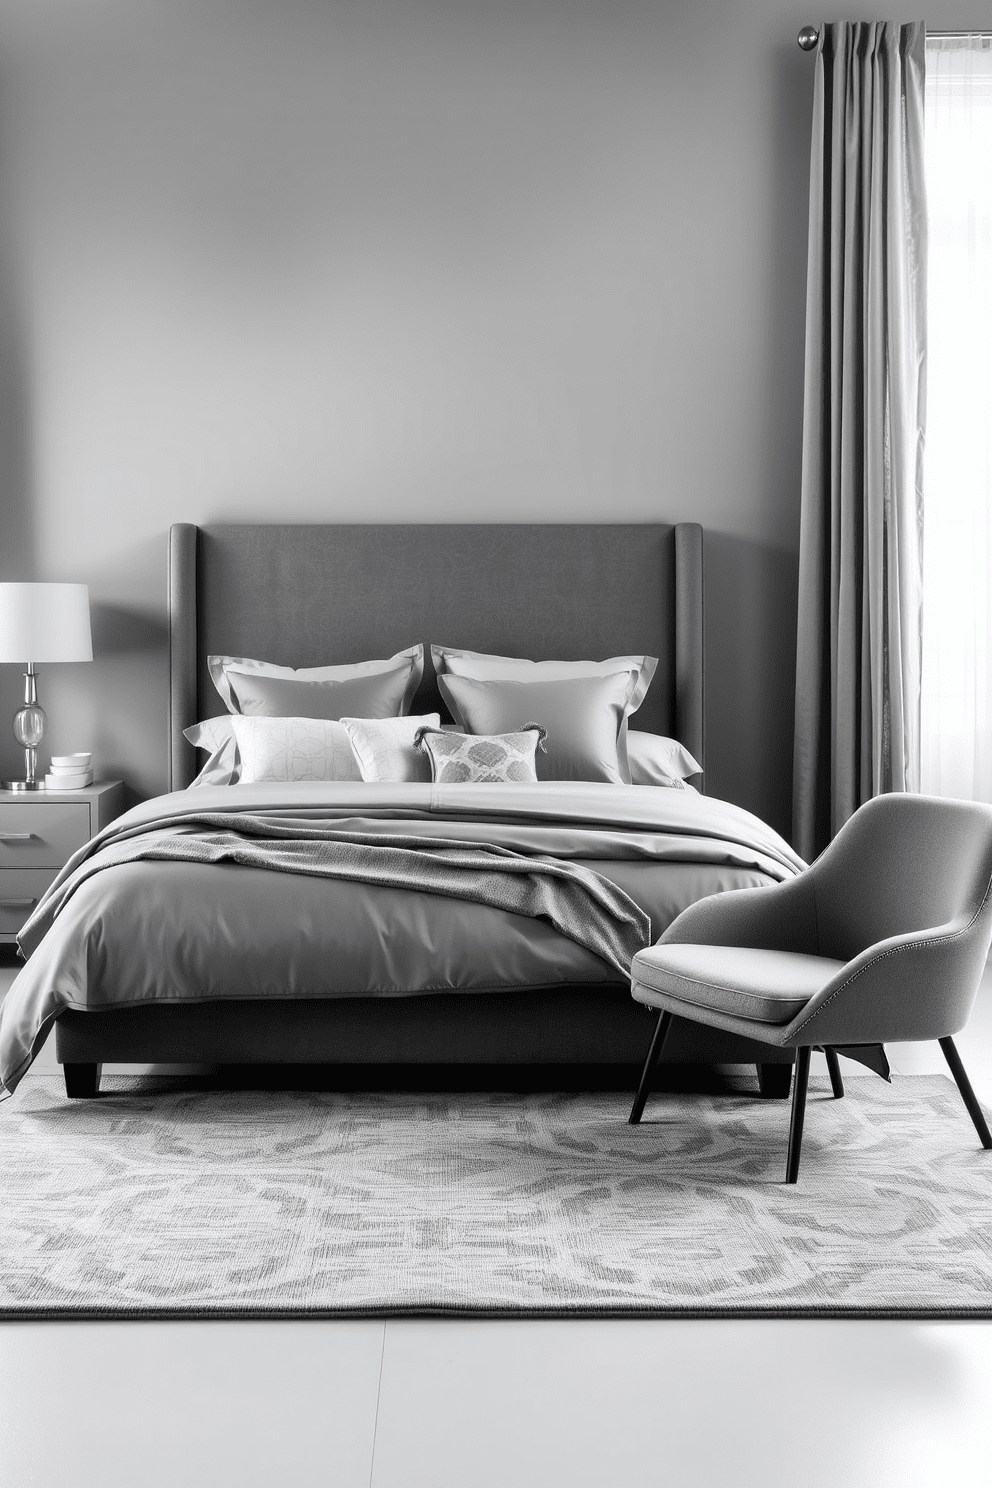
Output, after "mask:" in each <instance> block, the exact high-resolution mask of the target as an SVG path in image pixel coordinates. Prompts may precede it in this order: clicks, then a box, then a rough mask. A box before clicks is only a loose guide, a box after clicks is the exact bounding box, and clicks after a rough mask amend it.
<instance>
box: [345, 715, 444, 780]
mask: <svg viewBox="0 0 992 1488" xmlns="http://www.w3.org/2000/svg"><path fill="white" fill-rule="evenodd" d="M440 726H441V715H440V713H426V714H424V715H423V716H422V717H420V718H417V717H416V716H415V717H412V718H342V720H341V727H342V728H343V729H344V730H345V731H346V733H347V735H348V738H349V739H350V740H351V747H352V749H353V750H354V753H355V758H356V760H357V761H358V768H359V769H360V770H361V772H362V779H363V780H382V781H386V780H390V781H393V780H395V781H403V780H430V779H431V762H430V759H429V757H428V756H427V755H426V754H425V753H424V752H423V750H422V749H418V748H417V742H416V741H417V739H418V737H419V734H420V730H421V729H423V728H425V727H430V728H436V729H439V728H440Z"/></svg>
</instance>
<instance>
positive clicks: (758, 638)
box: [703, 531, 799, 841]
mask: <svg viewBox="0 0 992 1488" xmlns="http://www.w3.org/2000/svg"><path fill="white" fill-rule="evenodd" d="M703 562H704V584H705V624H706V792H707V795H711V796H723V797H725V798H726V799H727V800H728V801H734V802H736V803H737V804H738V805H739V806H744V807H746V808H747V810H748V811H753V812H755V813H756V814H757V815H758V816H761V817H763V818H764V819H765V821H767V822H769V823H770V824H771V825H772V826H773V827H774V828H775V829H776V831H778V832H781V833H782V835H783V837H785V838H787V839H788V840H790V841H791V838H792V735H793V712H794V707H795V683H796V603H797V594H798V585H799V556H798V554H797V553H794V552H790V551H788V550H784V549H781V548H775V547H772V546H771V545H770V544H766V543H757V542H753V541H751V540H749V539H746V538H739V537H730V536H728V535H726V534H725V533H720V532H712V531H707V532H706V534H705V541H704V549H703Z"/></svg>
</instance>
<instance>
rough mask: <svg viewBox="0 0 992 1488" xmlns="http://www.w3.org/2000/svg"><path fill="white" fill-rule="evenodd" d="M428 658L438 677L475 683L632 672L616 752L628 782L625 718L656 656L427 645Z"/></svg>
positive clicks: (645, 684) (646, 682) (644, 685)
mask: <svg viewBox="0 0 992 1488" xmlns="http://www.w3.org/2000/svg"><path fill="white" fill-rule="evenodd" d="M431 659H432V661H433V662H434V669H435V671H436V672H437V674H438V676H439V677H440V676H442V675H443V674H444V673H445V672H450V673H453V674H454V675H455V676H456V677H472V678H474V679H475V680H476V681H479V682H491V681H497V680H502V679H505V680H507V681H516V682H530V681H535V680H537V679H538V678H541V679H547V680H548V681H549V682H551V681H561V680H564V679H565V678H568V677H599V676H604V675H607V674H609V673H612V672H627V671H632V672H635V673H636V675H635V677H634V678H633V680H632V683H631V689H630V696H629V697H628V699H627V702H626V705H625V707H624V714H623V721H622V723H621V725H620V742H619V746H618V755H619V759H620V773H621V775H622V777H623V780H624V781H625V782H626V783H629V775H628V768H627V719H628V717H629V715H630V714H631V713H636V711H637V709H638V708H639V707H640V706H641V703H642V702H643V701H644V696H645V694H646V692H647V690H648V688H649V687H650V685H651V679H652V678H653V677H654V674H655V672H656V671H657V670H658V658H657V656H611V657H610V658H609V660H608V661H527V660H526V659H524V658H523V657H513V656H486V655H484V654H483V653H482V652H481V651H464V650H461V649H460V648H458V647H457V646H431Z"/></svg>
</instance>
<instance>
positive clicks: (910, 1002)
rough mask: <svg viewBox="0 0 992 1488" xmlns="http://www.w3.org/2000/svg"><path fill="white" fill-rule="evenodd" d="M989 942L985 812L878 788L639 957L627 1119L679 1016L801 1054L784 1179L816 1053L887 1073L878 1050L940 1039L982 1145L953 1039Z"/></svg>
mask: <svg viewBox="0 0 992 1488" xmlns="http://www.w3.org/2000/svg"><path fill="white" fill-rule="evenodd" d="M990 940H992V807H989V806H982V805H976V804H972V803H970V802H964V801H948V800H941V799H937V798H934V797H930V796H911V795H885V796H879V797H877V798H876V799H875V800H873V801H869V802H868V803H867V804H866V805H864V806H862V807H861V808H860V809H859V810H858V811H856V812H855V813H854V815H853V816H852V817H851V819H850V821H848V822H847V823H846V825H845V826H844V827H843V828H842V829H841V831H840V832H839V833H838V834H837V836H836V838H835V839H834V841H833V842H832V843H831V844H830V846H829V847H828V848H827V849H826V851H825V852H823V853H822V854H821V856H820V857H819V858H818V859H817V860H816V862H815V863H814V864H813V866H812V867H811V868H808V869H806V871H805V872H804V873H801V874H800V875H799V876H798V877H796V878H793V879H790V880H789V881H788V882H786V883H783V884H776V885H774V887H772V888H764V889H738V890H735V891H731V892H729V893H723V894H715V895H713V896H711V897H710V898H708V899H701V900H699V901H698V902H697V903H696V904H693V905H690V907H689V908H688V909H686V910H684V911H683V913H682V914H680V915H679V916H678V918H677V919H675V920H674V921H673V922H672V924H671V925H670V926H669V928H668V929H667V930H666V931H665V933H664V935H663V936H662V937H661V939H660V940H659V942H658V943H657V945H654V946H651V947H650V948H649V949H648V950H645V951H641V952H639V953H638V955H636V956H635V957H634V962H633V966H632V969H631V990H632V992H633V995H634V997H635V998H636V999H637V1001H638V1002H643V1003H645V1004H647V1005H648V1006H649V1007H656V1008H659V1009H660V1010H661V1016H660V1018H659V1020H658V1026H657V1030H656V1032H655V1035H654V1039H653V1041H652V1045H651V1050H650V1052H649V1054H648V1058H647V1062H646V1064H645V1066H644V1073H643V1074H642V1076H641V1083H640V1087H639V1088H638V1091H637V1095H636V1097H635V1100H634V1105H633V1109H632V1110H631V1113H630V1120H631V1122H632V1123H635V1124H636V1123H637V1122H638V1121H640V1119H641V1114H642V1112H643V1110H644V1103H645V1100H646V1099H647V1095H648V1092H649V1090H650V1087H651V1078H652V1074H653V1072H654V1069H655V1067H656V1065H657V1063H658V1059H659V1058H660V1056H661V1053H662V1048H663V1046H664V1043H665V1038H666V1036H667V1034H668V1030H669V1028H670V1027H671V1025H672V1020H673V1018H691V1019H693V1020H694V1021H695V1022H697V1023H706V1024H709V1025H710V1026H711V1027H713V1028H721V1029H727V1030H729V1031H730V1032H731V1033H740V1034H744V1035H745V1036H746V1037H748V1038H752V1039H761V1040H763V1041H764V1042H765V1043H768V1044H774V1045H777V1046H778V1047H779V1048H783V1049H795V1051H796V1061H795V1074H794V1077H793V1082H792V1120H791V1124H790V1130H789V1155H788V1160H787V1165H786V1182H787V1183H795V1181H796V1178H797V1176H798V1173H799V1155H800V1150H801V1144H802V1132H803V1116H804V1112H805V1106H806V1085H807V1081H808V1078H809V1060H810V1051H811V1050H812V1049H816V1048H820V1049H823V1050H824V1052H825V1053H826V1056H827V1064H828V1068H829V1071H830V1077H831V1084H832V1086H833V1093H834V1095H835V1096H840V1095H843V1093H844V1087H843V1084H842V1081H841V1077H840V1067H839V1064H838V1060H837V1051H838V1050H839V1051H840V1052H842V1053H844V1052H848V1053H850V1054H851V1055H853V1057H855V1058H859V1059H860V1060H861V1062H862V1063H865V1064H868V1065H869V1066H871V1067H872V1068H875V1069H877V1070H878V1072H879V1073H880V1074H883V1075H884V1076H885V1077H886V1078H888V1062H887V1060H886V1059H885V1053H884V1047H883V1046H884V1044H885V1043H887V1042H901V1041H904V1040H905V1041H909V1040H917V1039H938V1040H939V1041H940V1047H941V1049H942V1050H943V1051H944V1055H945V1057H946V1059H947V1063H948V1064H949V1065H950V1068H951V1073H952V1074H953V1076H954V1079H955V1081H956V1082H957V1086H958V1089H959V1090H960V1092H961V1095H962V1096H963V1098H964V1103H965V1105H966V1106H967V1108H968V1111H969V1113H970V1115H971V1119H972V1121H973V1122H974V1124H975V1129H976V1131H977V1132H978V1135H979V1137H980V1138H981V1141H982V1146H983V1147H986V1148H992V1134H990V1132H989V1127H988V1123H987V1121H986V1120H985V1117H984V1115H983V1113H982V1109H981V1107H980V1105H979V1103H978V1101H977V1099H976V1097H975V1093H974V1091H973V1090H972V1088H971V1085H970V1083H969V1081H968V1077H967V1075H966V1074H965V1071H964V1067H963V1065H962V1063H961V1060H960V1058H959V1056H958V1052H957V1050H956V1048H955V1047H954V1041H953V1038H952V1035H953V1034H955V1033H957V1032H958V1031H959V1029H961V1028H963V1027H964V1025H965V1023H966V1022H967V1021H968V1017H969V1014H970V1013H971V1009H972V1006H973V1004H974V1000H975V994H976V992H977V990H978V984H979V981H980V980H981V976H982V970H983V968H984V966H985V958H986V955H987V953H988V949H989V943H990Z"/></svg>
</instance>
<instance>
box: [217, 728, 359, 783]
mask: <svg viewBox="0 0 992 1488" xmlns="http://www.w3.org/2000/svg"><path fill="white" fill-rule="evenodd" d="M231 725H232V727H233V729H234V736H235V738H236V739H237V741H238V754H239V755H240V757H241V775H240V781H241V784H242V785H251V784H252V783H253V782H254V781H259V780H361V778H362V772H361V770H360V769H359V768H358V761H357V760H356V758H355V752H354V750H353V749H352V747H351V740H350V739H349V738H348V732H347V730H346V729H345V728H344V727H343V725H342V724H340V723H337V722H332V721H331V720H330V719H327V718H247V717H243V716H242V715H241V714H240V713H235V714H233V715H232V717H231Z"/></svg>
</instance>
